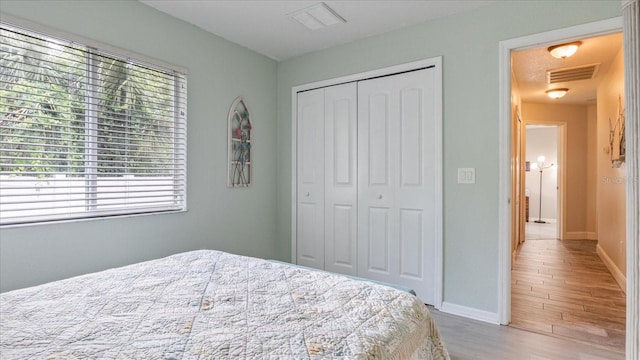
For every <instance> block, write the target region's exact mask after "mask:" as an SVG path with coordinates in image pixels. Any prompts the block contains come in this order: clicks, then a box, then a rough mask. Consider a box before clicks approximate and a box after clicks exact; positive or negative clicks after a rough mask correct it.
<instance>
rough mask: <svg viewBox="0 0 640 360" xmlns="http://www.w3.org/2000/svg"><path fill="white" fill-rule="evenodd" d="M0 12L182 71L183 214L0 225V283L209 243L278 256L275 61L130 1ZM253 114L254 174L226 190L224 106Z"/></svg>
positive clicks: (13, 284) (8, 7)
mask: <svg viewBox="0 0 640 360" xmlns="http://www.w3.org/2000/svg"><path fill="white" fill-rule="evenodd" d="M0 11H2V12H3V13H5V14H9V15H13V16H17V17H21V18H24V19H27V20H30V21H33V22H36V23H39V24H42V25H45V26H48V27H51V28H54V29H57V30H61V31H65V32H69V33H73V34H77V35H81V36H84V37H86V38H90V39H93V40H97V41H100V42H103V43H106V44H109V45H113V46H116V47H119V48H122V49H125V50H130V51H135V52H137V53H140V54H144V55H146V56H148V57H152V58H155V59H159V60H162V61H164V62H168V63H172V64H175V65H178V66H181V67H183V68H186V69H188V71H189V76H188V87H189V88H188V96H189V98H188V101H189V102H188V123H187V128H188V159H187V161H188V198H187V202H188V208H189V210H188V212H185V213H177V214H165V215H148V216H137V217H130V218H118V219H108V220H90V221H82V222H73V223H59V224H52V225H39V226H30V227H18V228H3V229H0V290H1V291H7V290H11V289H15V288H20V287H25V286H30V285H35V284H39V283H43V282H47V281H51V280H56V279H61V278H65V277H69V276H74V275H78V274H82V273H85V272H92V271H97V270H101V269H105V268H110V267H115V266H120V265H123V264H129V263H133V262H137V261H141V260H146V259H152V258H157V257H161V256H165V255H169V254H172V253H176V252H181V251H187V250H192V249H200V248H210V249H220V250H225V251H229V252H234V253H240V254H245V255H251V256H259V257H267V258H273V257H275V258H282V256H280V254H279V253H278V252H277V251H276V250H277V247H278V246H277V242H276V194H275V188H276V139H277V136H276V93H275V88H276V71H277V70H276V66H277V64H276V63H275V61H273V60H271V59H269V58H267V57H264V56H262V55H259V54H257V53H255V52H252V51H249V50H247V49H245V48H243V47H240V46H238V45H235V44H233V43H230V42H228V41H226V40H223V39H221V38H219V37H217V36H214V35H211V34H209V33H207V32H205V31H202V30H200V29H198V28H196V27H194V26H192V25H189V24H187V23H185V22H183V21H179V20H177V19H175V18H172V17H170V16H167V15H165V14H163V13H161V12H159V11H156V10H154V9H152V8H151V7H148V6H146V5H143V4H142V3H139V2H137V1H101V2H97V1H6V0H3V1H2V2H0ZM238 95H242V96H244V97H245V99H246V100H247V103H248V105H249V107H250V110H251V111H252V120H253V124H254V136H255V140H254V148H255V149H256V154H255V158H254V160H255V168H254V169H255V173H254V185H253V186H252V187H251V188H249V189H228V188H227V187H226V176H227V170H226V156H227V140H226V131H227V112H228V111H229V107H230V106H231V103H232V102H233V100H234V99H235V98H236V96H238Z"/></svg>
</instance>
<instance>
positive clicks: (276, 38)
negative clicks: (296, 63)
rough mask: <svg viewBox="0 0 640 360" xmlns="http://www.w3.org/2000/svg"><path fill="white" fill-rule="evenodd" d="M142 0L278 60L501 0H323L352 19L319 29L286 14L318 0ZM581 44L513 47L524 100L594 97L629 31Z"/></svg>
mask: <svg viewBox="0 0 640 360" xmlns="http://www.w3.org/2000/svg"><path fill="white" fill-rule="evenodd" d="M139 1H140V2H142V3H144V4H147V5H149V6H151V7H154V8H156V9H158V10H160V11H162V12H165V13H167V14H169V15H171V16H174V17H177V18H179V19H182V20H184V21H186V22H189V23H191V24H193V25H195V26H198V27H200V28H202V29H204V30H206V31H208V32H211V33H213V34H216V35H218V36H220V37H222V38H225V39H227V40H229V41H231V42H234V43H236V44H239V45H242V46H245V47H247V48H249V49H251V50H254V51H256V52H258V53H260V54H263V55H265V56H268V57H270V58H272V59H275V60H278V61H281V60H286V59H288V58H292V57H295V56H299V55H302V54H306V53H310V52H313V51H317V50H321V49H326V48H330V47H333V46H336V45H341V44H346V43H349V42H352V41H355V40H359V39H363V38H366V37H369V36H374V35H378V34H382V33H385V32H388V31H391V30H394V29H399V28H402V27H407V26H411V25H414V24H418V23H420V22H424V21H428V20H432V19H436V18H441V17H445V16H448V15H452V14H455V13H459V12H464V11H469V10H472V9H475V8H478V7H482V6H486V5H489V4H492V3H495V2H497V1H482V0H467V1H459V0H444V1H435V0H410V1H405V0H373V1H371V0H325V1H324V3H325V4H327V5H329V6H330V7H331V8H332V9H333V10H335V11H336V12H337V13H338V14H339V15H341V16H342V17H343V18H344V19H346V23H344V24H342V23H340V24H337V25H333V26H330V27H326V28H322V29H319V30H315V31H312V30H309V29H307V28H306V27H304V26H303V25H301V24H300V23H298V22H297V21H295V20H293V19H292V18H290V17H289V16H288V15H287V14H290V13H292V12H295V11H297V10H300V9H303V8H306V7H309V6H311V5H315V4H317V3H319V2H320V1H319V0H312V1H308V0H288V1H272V0H235V1H229V0H226V1H223V0H139ZM582 42H583V44H582V46H581V47H580V49H579V50H578V52H577V53H576V54H575V55H574V56H572V57H570V58H568V59H565V60H560V59H555V58H553V57H551V56H550V55H549V53H548V52H547V46H542V47H540V48H535V49H528V50H523V51H517V52H514V53H513V57H512V65H513V73H514V76H515V78H516V80H517V83H518V87H519V91H520V95H521V98H522V100H523V101H526V102H538V103H565V104H567V103H572V104H589V103H593V102H595V98H596V87H597V85H598V83H599V81H600V79H601V78H602V76H603V75H604V74H606V73H607V71H608V69H609V67H610V66H611V63H612V61H613V59H614V57H615V56H616V54H617V53H618V52H619V51H620V49H621V48H622V35H621V34H613V35H607V36H602V37H597V38H591V39H582ZM549 45H552V44H549ZM496 49H497V44H496ZM496 51H497V50H496ZM594 63H598V64H600V66H599V69H598V72H597V74H596V76H595V78H594V79H592V80H579V81H572V82H566V83H560V84H554V85H553V86H552V85H548V84H547V83H546V71H547V70H551V69H558V68H564V67H573V66H579V65H587V64H594ZM496 66H497V64H496ZM552 87H566V88H569V92H568V94H567V95H566V96H565V97H564V98H562V99H557V100H552V99H549V98H548V97H547V96H546V94H545V90H547V89H550V88H552Z"/></svg>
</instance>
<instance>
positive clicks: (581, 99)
mask: <svg viewBox="0 0 640 360" xmlns="http://www.w3.org/2000/svg"><path fill="white" fill-rule="evenodd" d="M581 41H582V45H581V46H580V48H579V49H578V52H576V53H575V54H574V55H573V56H571V57H569V58H567V59H564V60H562V59H556V58H554V57H552V56H551V55H549V52H548V51H547V47H548V46H543V47H539V48H535V49H529V50H523V51H517V52H514V53H513V54H512V69H513V74H514V76H515V78H516V81H517V83H518V90H519V92H520V96H521V98H522V100H523V101H526V102H533V103H555V104H582V105H584V104H595V100H596V90H597V86H598V84H599V83H600V81H601V80H602V78H603V77H604V76H605V75H606V74H607V72H608V71H609V68H610V67H611V64H612V63H613V60H614V59H615V57H616V55H617V54H618V53H619V52H620V51H621V50H622V33H617V34H611V35H606V36H600V37H595V38H590V39H581ZM550 45H551V44H550ZM591 64H600V65H599V68H598V70H597V72H596V74H595V76H594V78H593V79H590V80H578V81H568V82H562V83H557V84H553V85H549V84H547V79H546V73H547V70H555V69H562V68H568V67H575V66H582V65H591ZM552 88H568V89H569V92H568V93H567V95H565V96H564V97H563V98H561V99H556V100H553V99H549V98H548V97H547V95H546V94H545V91H546V90H548V89H552Z"/></svg>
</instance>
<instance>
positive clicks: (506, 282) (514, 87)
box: [499, 19, 637, 352]
mask: <svg viewBox="0 0 640 360" xmlns="http://www.w3.org/2000/svg"><path fill="white" fill-rule="evenodd" d="M619 21H620V19H612V20H610V21H602V22H597V23H591V24H585V25H581V26H575V27H572V28H566V29H561V30H556V31H551V32H548V33H542V34H536V35H531V36H527V37H523V38H518V39H512V40H509V41H504V42H501V44H500V45H501V57H500V60H501V63H500V68H501V123H500V130H501V136H500V139H501V141H502V143H501V162H500V163H501V167H500V171H501V172H500V181H501V188H503V189H504V191H501V192H500V198H501V199H502V200H504V204H508V206H505V207H504V208H503V207H502V205H501V207H500V221H501V226H500V236H501V241H500V249H501V251H500V278H501V281H500V283H501V284H502V285H501V287H500V294H499V296H500V310H499V311H500V322H501V323H502V324H509V323H510V322H511V320H513V313H514V308H513V306H512V305H513V299H512V297H511V294H512V292H516V291H519V290H522V289H523V288H524V289H527V291H528V292H530V293H536V292H537V291H538V290H540V289H539V288H540V287H539V286H538V284H536V282H537V281H543V282H544V281H545V280H540V279H526V280H531V281H530V283H529V284H526V283H525V284H523V283H520V284H518V283H517V281H515V282H514V281H513V280H514V276H513V274H512V265H513V264H514V263H515V259H516V257H517V254H516V251H515V250H516V249H518V248H519V245H520V244H522V243H523V242H524V243H526V242H527V241H526V238H525V237H526V231H525V221H524V220H523V219H524V214H525V208H526V204H525V200H524V197H525V190H526V188H525V187H526V186H525V176H526V174H525V166H526V160H529V161H536V162H537V158H535V159H530V156H529V155H525V154H526V152H525V149H526V148H525V142H526V140H522V139H524V132H525V125H526V120H527V119H532V118H535V116H531V114H532V113H533V112H535V111H536V110H539V105H540V103H541V102H543V101H537V100H536V99H534V98H532V97H528V95H527V94H525V93H526V91H525V90H526V89H525V88H526V86H524V85H523V83H524V81H523V82H519V81H517V80H514V68H515V67H516V62H515V61H514V63H513V64H512V62H511V60H512V58H511V56H512V54H513V53H514V52H517V51H524V50H535V49H536V48H538V50H539V51H540V52H541V53H546V52H547V47H550V46H552V45H556V44H558V43H565V42H573V41H583V43H584V40H586V39H590V38H592V37H600V36H607V35H611V34H614V33H619V32H620V30H621V26H620V24H619ZM547 55H548V54H547ZM618 58H621V55H618ZM569 63H570V62H566V63H564V64H562V63H560V64H561V65H559V66H558V67H562V65H569ZM512 66H513V67H514V68H512ZM543 70H546V69H543ZM549 70H554V68H550V69H549ZM600 70H601V71H602V74H606V73H607V68H606V66H604V67H602V68H600ZM543 73H544V71H543ZM621 78H623V75H622V76H621ZM505 84H506V85H505ZM547 85H548V86H549V85H551V84H547ZM571 85H572V86H571V87H573V86H574V85H576V84H575V83H574V84H571ZM565 87H569V88H571V87H570V86H565ZM576 87H577V86H576ZM547 89H549V88H547ZM623 90H624V89H623V88H622V91H623ZM571 91H572V90H570V92H571ZM616 91H618V90H616ZM540 93H542V95H541V96H544V89H543V91H541V92H540ZM598 95H599V96H600V92H598ZM593 98H595V96H593ZM593 98H592V103H591V104H589V103H588V101H587V102H585V103H583V104H582V106H583V107H584V108H586V109H587V110H586V111H585V115H584V116H583V117H584V118H585V119H587V118H590V117H592V118H596V119H605V120H606V119H607V114H606V113H605V112H604V111H605V110H603V109H604V108H607V107H608V104H604V105H603V106H600V103H599V100H600V99H593ZM539 99H542V97H540V98H538V100H539ZM567 99H569V97H567V98H566V99H565V100H567ZM574 100H575V98H574ZM607 101H608V102H610V99H607ZM553 104H554V105H561V104H563V101H556V102H555V103H553ZM564 105H567V106H569V107H571V106H576V105H578V106H580V104H577V102H574V103H570V102H564ZM536 108H537V109H536ZM614 112H615V111H614ZM559 116H561V115H559ZM561 117H562V116H561ZM614 117H615V114H614ZM505 119H506V121H505ZM509 119H511V121H509ZM600 125H601V123H599V124H598V126H600ZM601 130H602V129H601V127H596V132H597V133H598V134H597V136H596V138H597V139H598V141H597V142H595V143H594V144H589V146H585V147H584V149H583V153H582V155H583V156H584V155H586V157H588V158H591V159H594V158H597V159H598V162H597V166H595V167H594V168H597V170H598V172H596V173H597V174H599V171H600V170H601V165H602V162H601V159H600V158H601V157H603V156H602V151H604V150H603V149H602V147H599V145H600V144H601V143H602V139H600V134H599V133H600V132H601ZM567 131H568V132H571V126H570V125H569V126H567ZM505 142H506V143H505ZM568 142H569V144H568V146H569V147H571V146H572V145H571V143H572V140H571V136H569V141H568ZM605 142H606V139H605ZM525 157H526V158H525ZM530 164H531V163H530ZM558 170H559V171H565V173H566V174H570V175H572V176H574V177H575V176H576V174H577V173H578V172H579V171H572V170H566V169H564V167H563V166H559V169H558ZM530 171H531V169H530ZM544 171H546V170H544ZM581 171H583V172H584V171H585V170H584V169H583V170H581ZM534 174H537V175H538V176H539V177H540V174H539V173H536V172H535V169H534ZM592 174H593V173H592ZM543 175H544V174H543ZM557 175H558V179H559V180H560V182H561V183H560V184H559V187H560V189H566V188H567V187H566V186H564V185H563V184H562V179H561V176H560V174H559V173H558V174H557ZM582 175H584V176H583V177H584V178H586V174H582ZM589 179H590V185H586V186H594V184H596V185H597V186H596V187H597V188H599V189H601V188H603V187H602V185H601V184H599V183H598V179H599V178H598V177H597V176H592V177H589ZM544 182H545V179H544V178H543V184H544ZM538 186H539V183H538ZM530 190H531V189H530ZM543 193H544V190H543ZM518 194H520V196H518ZM530 195H531V193H530ZM544 196H546V195H543V198H539V197H534V196H531V197H530V202H535V201H536V200H537V201H538V204H540V200H542V202H544ZM625 196H626V200H627V201H629V196H628V195H624V194H623V196H622V201H623V202H624V200H625ZM563 197H564V196H563V195H562V194H560V196H559V197H558V201H559V202H566V205H567V206H562V204H561V205H560V206H559V208H560V211H559V212H558V214H557V215H558V220H559V221H558V222H557V224H558V225H559V226H558V229H557V230H556V233H557V234H558V236H557V239H561V240H556V239H552V240H545V241H550V242H554V245H557V248H556V249H549V248H545V249H541V250H540V249H539V250H538V253H545V252H546V253H553V252H555V253H556V255H555V258H552V259H547V260H545V259H534V264H533V265H530V266H537V265H538V264H542V263H545V262H546V263H547V264H551V265H552V266H555V268H554V269H552V270H550V269H549V268H546V269H545V268H542V267H541V268H539V269H537V273H539V274H543V275H550V277H549V278H548V279H547V281H546V282H547V283H548V284H550V285H553V286H556V288H555V289H552V292H555V291H556V290H558V288H565V290H567V288H569V287H570V286H566V285H572V286H573V285H575V286H576V287H574V288H573V289H568V290H569V292H566V293H565V294H559V293H557V292H556V293H553V294H552V293H551V292H549V293H546V294H540V293H538V294H537V295H540V298H545V299H547V300H551V301H546V302H544V303H540V304H534V305H532V306H529V307H528V308H526V312H528V313H535V312H539V313H540V315H542V311H539V310H543V309H547V310H551V311H550V312H548V313H547V315H546V316H547V318H546V319H545V320H549V319H553V318H554V317H558V318H560V319H563V318H570V319H572V320H576V321H575V323H574V324H569V325H568V326H564V327H562V326H558V328H559V329H561V333H560V332H558V333H556V334H554V335H557V336H563V337H572V338H573V335H574V334H573V333H575V332H576V331H578V332H582V333H586V334H591V335H595V336H601V335H602V334H606V335H605V336H603V337H609V339H613V338H615V339H613V341H611V342H610V343H608V344H607V343H601V345H604V346H607V347H617V348H618V349H621V351H622V352H624V338H625V333H624V324H625V321H624V318H625V315H626V314H625V310H624V308H623V310H622V311H619V309H618V310H616V313H615V314H614V315H612V314H608V313H607V312H606V311H605V310H604V309H606V307H602V308H601V310H603V312H600V313H598V314H595V315H593V316H594V318H607V319H612V318H615V319H616V320H617V321H618V322H619V323H618V329H619V330H620V332H619V333H617V334H616V333H615V331H608V330H606V329H604V330H603V329H601V328H594V327H592V326H590V324H589V323H588V321H589V319H588V318H587V317H588V316H592V314H586V315H587V317H582V315H585V314H578V313H571V312H570V311H566V309H560V308H559V307H564V306H565V305H561V304H558V303H554V301H556V300H558V299H559V298H561V297H564V298H570V299H571V298H575V297H576V296H577V297H579V296H581V295H582V294H580V291H581V285H580V284H577V285H576V284H571V283H570V282H571V281H573V280H569V283H567V282H565V281H564V280H566V278H562V277H563V276H564V275H562V274H557V273H556V274H554V273H552V271H555V270H558V269H562V268H564V270H568V274H571V273H576V272H578V271H576V270H575V269H573V268H572V267H571V264H568V265H567V263H566V261H565V260H566V259H567V258H572V257H573V253H572V251H576V250H577V251H578V252H581V251H582V250H581V249H580V246H575V245H577V244H586V245H588V246H589V249H588V251H590V252H592V255H593V257H592V258H595V260H597V261H599V262H600V265H599V266H600V267H601V268H602V269H604V271H605V272H606V273H607V276H610V277H611V274H609V272H610V270H609V269H608V267H609V266H610V265H612V264H610V263H607V261H606V259H605V258H606V255H604V256H603V253H602V252H601V249H600V248H601V246H600V243H599V242H596V241H593V240H596V239H597V233H598V230H602V229H590V228H587V227H585V226H584V223H583V224H582V227H581V226H580V225H576V221H573V220H572V221H568V219H567V217H568V216H567V215H571V216H572V217H574V218H575V216H574V215H575V213H576V212H579V211H580V209H584V208H586V207H588V206H591V207H593V208H595V203H593V202H591V203H589V204H587V203H586V202H585V203H584V204H583V206H579V205H576V203H579V201H578V202H576V201H573V200H571V199H569V200H571V201H567V200H565V199H563ZM521 198H522V200H521ZM574 198H575V196H574ZM511 200H513V201H511ZM574 200H575V199H574ZM582 200H585V199H582ZM501 204H503V202H502V201H501ZM530 205H533V204H530ZM598 205H599V203H598ZM538 206H539V205H538ZM569 209H577V210H576V211H574V210H569ZM598 209H599V206H598ZM530 210H531V209H530ZM537 210H539V211H541V212H540V213H536V212H534V211H531V212H530V214H529V219H530V221H531V220H534V221H535V220H540V223H541V224H542V220H545V215H544V213H545V208H544V205H543V206H542V207H541V208H539V209H537ZM567 213H568V214H567ZM624 214H625V212H624V210H622V215H623V218H624ZM577 218H579V219H580V221H583V222H584V221H586V220H587V217H586V216H578V217H577ZM563 219H564V220H563ZM574 220H575V219H574ZM591 223H595V224H602V223H603V222H602V221H597V222H594V221H591ZM618 227H619V226H618ZM622 227H623V228H624V223H623V225H622ZM518 229H521V230H518ZM514 234H515V235H514ZM569 239H571V241H565V240H569ZM573 239H576V240H575V241H574V240H573ZM578 239H581V240H578ZM589 239H593V240H589ZM621 240H622V241H623V242H624V236H623V237H622V238H621ZM529 243H535V242H529ZM615 250H617V249H615ZM565 251H568V252H565ZM610 251H611V250H610ZM596 253H597V254H596ZM629 257H630V258H633V253H632V254H630V256H629ZM631 260H634V259H631ZM535 261H537V263H535ZM590 261H591V260H587V261H586V262H590ZM603 261H604V263H605V264H606V267H605V265H604V264H602V262H603ZM634 261H637V259H636V260H634ZM574 262H580V260H576V261H574ZM583 262H584V261H583ZM562 263H564V265H563V264H562ZM613 265H617V267H618V268H620V269H621V270H622V271H624V270H625V269H624V263H622V264H620V262H618V263H617V264H613ZM594 276H596V277H599V276H600V275H594V274H589V276H585V280H586V281H588V279H589V278H593V277H594ZM614 276H615V274H614ZM554 277H555V278H554ZM621 279H622V280H624V275H623V276H622V277H616V278H615V280H613V283H612V286H611V287H609V286H607V287H601V289H604V288H607V291H614V292H617V293H616V295H621V296H620V299H623V300H622V302H623V301H624V292H623V290H624V288H625V285H626V284H625V282H624V281H622V282H621V281H620V280H621ZM516 280H517V279H516ZM555 280H562V281H558V282H555ZM554 282H555V283H554ZM540 284H542V283H540ZM618 284H620V287H621V288H622V289H620V287H618V288H615V287H617V286H618ZM634 286H635V285H631V287H632V288H633V287H634ZM593 292H594V293H597V291H596V290H594V291H593ZM612 294H613V293H609V292H607V293H606V297H608V298H609V299H611V298H612V296H611V295H612ZM615 301H618V300H615ZM572 304H573V305H566V307H568V308H571V307H572V306H573V307H575V308H576V310H580V309H582V310H584V309H586V308H587V307H588V306H587V307H585V306H584V305H579V304H575V303H572ZM519 305H520V306H521V305H522V304H519ZM554 306H555V308H554ZM578 307H580V309H577V308H578ZM554 311H555V312H554ZM563 311H565V312H566V314H565V313H563ZM544 317H545V315H543V316H541V318H544ZM581 317H582V318H581ZM629 318H631V319H632V320H633V318H632V317H629ZM582 320H584V321H582ZM550 324H551V322H548V323H545V322H540V323H539V324H537V325H538V328H534V329H532V331H537V332H545V328H547V329H548V328H549V327H551V328H552V327H553V324H551V325H550ZM549 325H550V326H549ZM556 325H557V324H556ZM614 330H615V329H614ZM609 334H613V336H609ZM594 339H596V338H591V339H582V340H581V341H588V342H594V341H593V340H594ZM605 342H606V341H605Z"/></svg>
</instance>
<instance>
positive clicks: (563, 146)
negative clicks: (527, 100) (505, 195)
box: [511, 120, 567, 259]
mask: <svg viewBox="0 0 640 360" xmlns="http://www.w3.org/2000/svg"><path fill="white" fill-rule="evenodd" d="M529 125H542V126H555V127H556V131H557V132H558V141H557V143H556V147H557V153H558V161H557V162H558V164H557V165H558V171H557V174H558V175H557V176H558V178H557V186H558V192H557V198H556V214H557V216H558V219H557V224H558V225H557V227H556V236H557V237H558V239H560V240H566V239H567V232H566V227H565V221H566V218H567V217H566V215H567V212H566V208H565V205H566V203H567V198H566V195H567V192H566V191H565V189H566V188H567V177H566V174H567V172H566V169H567V123H566V122H563V121H544V120H540V121H539V120H531V121H526V120H525V122H524V129H525V131H524V137H525V138H526V136H527V126H529ZM525 152H526V147H525ZM522 196H523V197H524V194H522ZM517 225H519V224H517ZM511 251H515V249H511ZM512 259H513V257H512Z"/></svg>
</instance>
